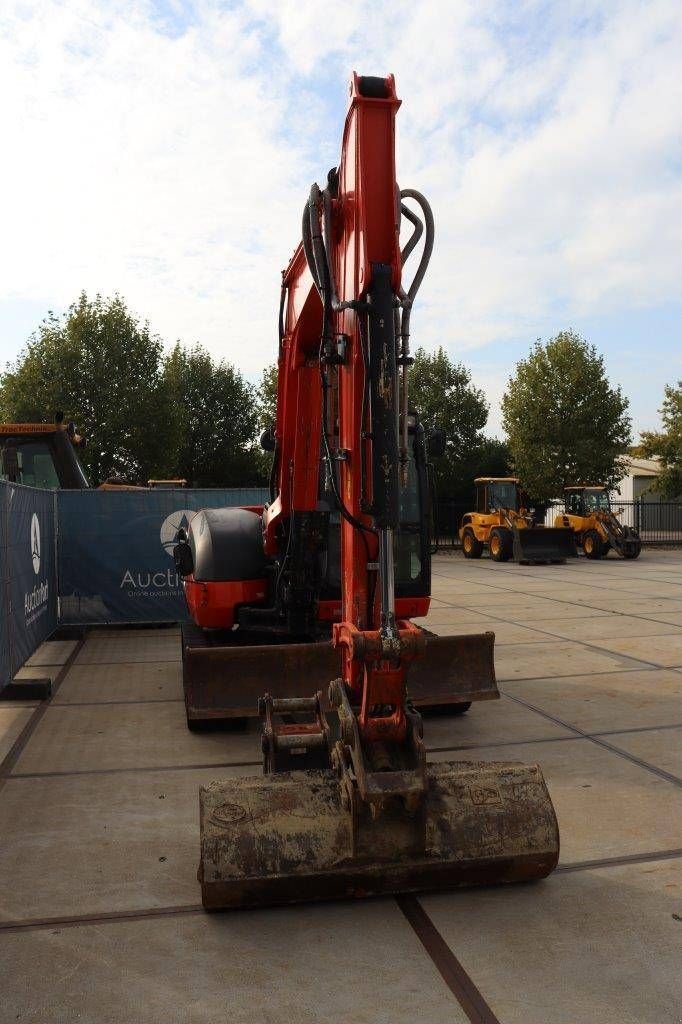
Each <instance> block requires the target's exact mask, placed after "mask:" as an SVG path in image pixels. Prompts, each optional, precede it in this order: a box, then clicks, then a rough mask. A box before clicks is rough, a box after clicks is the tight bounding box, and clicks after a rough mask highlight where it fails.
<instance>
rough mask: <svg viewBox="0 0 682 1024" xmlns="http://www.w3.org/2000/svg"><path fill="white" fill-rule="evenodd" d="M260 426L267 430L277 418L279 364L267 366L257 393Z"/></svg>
mask: <svg viewBox="0 0 682 1024" xmlns="http://www.w3.org/2000/svg"><path fill="white" fill-rule="evenodd" d="M256 408H257V411H258V426H259V428H260V429H261V430H265V429H266V428H267V427H269V426H270V424H272V423H274V422H275V419H276V418H277V363H272V364H271V365H270V366H266V367H265V369H264V370H263V373H262V376H261V379H260V384H259V385H258V388H257V391H256Z"/></svg>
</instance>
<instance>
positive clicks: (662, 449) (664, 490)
mask: <svg viewBox="0 0 682 1024" xmlns="http://www.w3.org/2000/svg"><path fill="white" fill-rule="evenodd" d="M659 411H660V413H661V421H662V428H663V429H662V430H660V431H644V432H643V433H642V441H641V447H642V451H643V453H644V455H646V456H647V457H648V458H653V457H656V458H658V459H659V460H660V463H661V472H660V474H659V477H658V480H657V481H656V483H655V485H654V486H655V489H656V490H657V491H659V492H660V493H661V494H662V495H663V497H664V498H668V499H672V498H677V497H678V496H679V495H681V494H682V380H679V381H678V382H677V386H674V385H672V384H666V386H665V392H664V398H663V405H662V407H661V409H660V410H659Z"/></svg>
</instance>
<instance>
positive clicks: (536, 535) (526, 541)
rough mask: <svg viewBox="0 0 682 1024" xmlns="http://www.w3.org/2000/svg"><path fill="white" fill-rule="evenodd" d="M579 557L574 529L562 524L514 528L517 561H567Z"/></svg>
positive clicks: (515, 557) (515, 559)
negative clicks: (561, 525)
mask: <svg viewBox="0 0 682 1024" xmlns="http://www.w3.org/2000/svg"><path fill="white" fill-rule="evenodd" d="M577 557H578V549H577V548H576V545H575V535H574V533H573V530H570V529H568V528H565V527H560V526H556V527H555V526H533V527H528V528H525V529H522V530H519V529H518V528H515V529H514V561H515V562H530V563H533V562H565V561H566V559H567V558H577Z"/></svg>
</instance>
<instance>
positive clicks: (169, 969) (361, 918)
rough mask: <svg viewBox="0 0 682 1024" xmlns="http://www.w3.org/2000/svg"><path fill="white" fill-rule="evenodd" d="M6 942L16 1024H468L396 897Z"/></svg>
mask: <svg viewBox="0 0 682 1024" xmlns="http://www.w3.org/2000/svg"><path fill="white" fill-rule="evenodd" d="M0 944H1V946H2V951H3V961H4V962H3V974H4V975H5V979H4V980H5V984H4V985H3V1002H4V1005H5V1007H6V1008H7V1011H8V1020H12V1021H14V1020H20V1021H24V1020H29V1021H40V1024H65V1022H67V1021H68V1022H71V1021H76V1020H78V1021H79V1022H80V1024H131V1022H132V1021H134V1022H135V1024H172V1022H178V1024H226V1022H229V1024H292V1022H295V1024H414V1022H415V1021H419V1022H420V1024H466V1022H467V1017H466V1016H465V1015H464V1013H463V1011H462V1010H461V1009H460V1007H459V1004H458V1003H457V1002H456V1001H455V999H454V997H453V996H452V995H451V993H450V991H449V990H448V989H447V987H446V986H445V983H444V982H443V980H442V979H441V977H440V975H439V974H438V972H437V971H436V968H435V967H434V965H433V963H432V961H431V960H430V959H429V958H428V957H427V956H426V954H425V953H424V950H423V948H422V946H421V943H420V942H419V940H418V938H417V937H416V935H415V933H414V932H413V931H412V929H411V928H410V926H409V925H408V924H407V922H406V921H405V919H404V917H403V915H402V914H401V912H400V910H399V909H398V907H397V905H396V903H395V901H394V900H373V901H371V902H363V903H360V902H356V903H352V904H336V905H331V906H324V907H323V906H317V907H299V908H295V909H291V910H289V909H287V910H281V911H278V910H270V911H267V910H262V911H254V912H252V913H248V914H246V913H243V914H242V913H233V914H220V915H218V914H212V915H206V914H203V913H201V914H191V915H188V914H184V915H178V916H174V917H170V918H157V919H149V920H140V921H123V922H119V923H114V924H106V923H105V924H98V925H96V926H92V925H91V926H87V927H82V928H68V929H63V930H62V929H59V928H56V929H54V930H49V931H48V930H45V931H38V932H30V933H24V934H21V933H18V934H10V935H5V936H2V937H1V938H0ZM36 964H49V970H36ZM370 964H371V969H368V965H370ZM29 979H30V981H29Z"/></svg>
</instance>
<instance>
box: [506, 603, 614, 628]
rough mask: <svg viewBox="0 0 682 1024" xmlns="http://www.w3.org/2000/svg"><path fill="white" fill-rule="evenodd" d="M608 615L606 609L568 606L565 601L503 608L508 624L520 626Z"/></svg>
mask: <svg viewBox="0 0 682 1024" xmlns="http://www.w3.org/2000/svg"><path fill="white" fill-rule="evenodd" d="M609 613H610V609H608V608H595V607H593V606H591V605H590V606H589V607H588V606H584V605H581V604H577V603H575V604H569V603H567V602H565V601H536V602H535V603H534V604H526V603H519V604H517V603H516V602H513V603H511V602H510V605H509V607H507V608H505V615H506V618H507V619H508V620H509V621H510V622H520V623H521V625H523V624H524V623H529V624H530V625H533V624H535V623H537V624H538V625H540V624H541V621H540V620H542V619H564V620H569V619H592V618H596V616H598V615H608V614H609Z"/></svg>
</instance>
